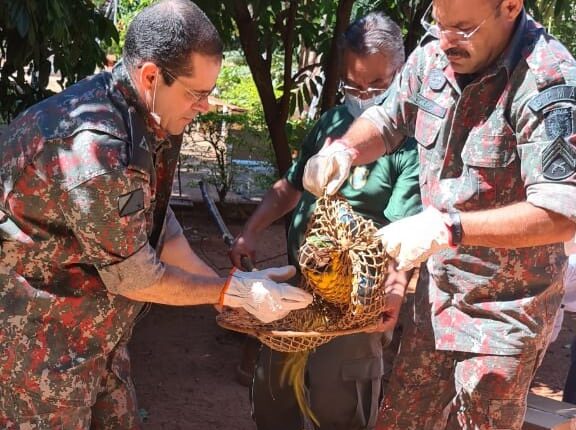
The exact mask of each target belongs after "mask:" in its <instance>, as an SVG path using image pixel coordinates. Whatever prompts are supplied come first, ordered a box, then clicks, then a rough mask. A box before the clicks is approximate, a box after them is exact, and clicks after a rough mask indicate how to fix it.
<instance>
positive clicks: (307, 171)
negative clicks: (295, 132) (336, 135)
mask: <svg viewBox="0 0 576 430" xmlns="http://www.w3.org/2000/svg"><path fill="white" fill-rule="evenodd" d="M356 154H357V151H356V150H355V149H353V148H349V147H348V146H346V142H345V141H344V140H335V141H334V142H332V141H331V140H330V139H326V143H325V144H324V146H323V147H322V149H321V150H320V151H319V152H318V154H316V155H314V156H313V157H311V158H310V160H308V162H307V163H306V166H305V167H304V177H303V185H304V188H305V189H307V190H308V191H310V192H311V193H312V194H314V195H315V196H317V197H320V196H322V195H323V194H324V189H326V193H327V194H328V195H332V194H334V193H336V192H337V191H338V190H339V189H340V187H341V186H342V184H343V183H344V181H345V180H346V179H347V178H348V176H349V174H350V167H352V161H353V160H354V158H355V157H356Z"/></svg>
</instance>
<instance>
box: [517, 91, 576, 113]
mask: <svg viewBox="0 0 576 430" xmlns="http://www.w3.org/2000/svg"><path fill="white" fill-rule="evenodd" d="M560 101H570V102H576V87H574V86H572V85H557V86H555V87H551V88H548V89H547V90H544V91H542V92H541V93H540V94H538V95H537V96H536V97H534V98H533V99H532V100H531V101H530V103H528V107H529V108H530V109H532V110H533V111H534V112H539V111H541V110H542V109H544V108H545V107H546V106H549V105H551V104H552V103H556V102H560Z"/></svg>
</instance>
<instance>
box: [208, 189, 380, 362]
mask: <svg viewBox="0 0 576 430" xmlns="http://www.w3.org/2000/svg"><path fill="white" fill-rule="evenodd" d="M375 231H376V227H375V226H374V224H373V222H372V221H371V220H368V219H364V218H363V217H361V216H360V215H358V214H356V213H355V212H354V211H353V210H352V208H351V207H350V205H349V203H348V202H347V201H346V200H344V199H342V198H340V197H336V196H324V197H321V198H320V199H318V201H317V203H316V208H315V210H314V213H313V215H312V217H311V219H310V222H309V224H308V228H307V231H306V234H305V241H304V243H303V244H302V246H301V247H300V251H299V264H300V268H301V272H302V277H301V278H300V282H299V286H300V288H303V289H305V290H307V291H309V292H310V293H311V294H312V295H313V298H314V299H313V302H312V304H311V305H310V306H308V307H307V308H305V309H299V310H295V311H292V312H290V314H288V315H287V316H286V317H285V318H282V319H280V320H277V321H273V322H271V323H262V322H261V321H259V320H258V319H256V318H255V317H253V316H252V315H250V314H249V313H248V312H246V311H244V310H242V309H228V308H227V309H225V310H224V311H223V312H222V313H220V314H219V315H218V316H217V322H218V324H219V325H220V326H222V327H224V328H227V329H230V330H234V331H239V332H243V333H248V334H251V335H253V336H256V337H257V338H258V339H259V340H260V341H261V342H262V343H263V344H265V345H267V346H269V347H270V348H272V349H274V350H277V351H282V352H299V351H309V350H312V349H314V348H316V347H318V346H320V345H322V344H324V343H327V342H329V341H330V340H332V339H333V338H334V337H336V336H341V335H346V334H352V333H358V332H361V331H364V329H365V328H366V327H368V326H371V325H375V324H377V323H378V321H379V320H380V319H381V314H382V309H383V306H384V303H385V294H384V281H385V279H386V271H387V266H388V264H387V263H388V258H387V256H386V254H385V252H384V249H383V246H382V243H381V241H380V240H378V239H376V238H374V236H373V235H374V233H375Z"/></svg>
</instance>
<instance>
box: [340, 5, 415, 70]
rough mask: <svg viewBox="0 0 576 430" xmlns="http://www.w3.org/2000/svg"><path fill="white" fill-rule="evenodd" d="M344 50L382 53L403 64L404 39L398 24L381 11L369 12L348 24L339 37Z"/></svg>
mask: <svg viewBox="0 0 576 430" xmlns="http://www.w3.org/2000/svg"><path fill="white" fill-rule="evenodd" d="M340 46H341V48H342V49H344V50H350V51H351V52H353V53H355V54H357V55H360V56H365V55H373V54H384V55H387V56H389V57H390V58H392V59H394V60H393V61H395V62H396V63H397V66H398V67H400V66H401V65H402V64H404V60H405V58H406V56H405V53H404V41H403V39H402V31H401V30H400V27H399V26H398V24H396V23H395V22H394V21H392V19H390V18H389V17H388V16H386V15H385V14H384V13H382V12H371V13H369V14H368V15H366V16H364V17H362V18H359V19H357V20H355V21H353V22H352V23H350V25H348V28H347V29H346V31H345V32H344V33H343V34H342V36H341V38H340Z"/></svg>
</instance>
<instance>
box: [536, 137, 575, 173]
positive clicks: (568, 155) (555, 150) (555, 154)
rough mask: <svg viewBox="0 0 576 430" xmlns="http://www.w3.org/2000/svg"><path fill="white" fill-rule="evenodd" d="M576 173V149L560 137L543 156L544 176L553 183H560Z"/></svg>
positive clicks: (548, 147)
mask: <svg viewBox="0 0 576 430" xmlns="http://www.w3.org/2000/svg"><path fill="white" fill-rule="evenodd" d="M574 173H576V149H575V148H574V146H573V145H572V144H571V143H570V142H569V141H568V140H567V139H565V138H564V137H562V136H558V137H557V138H556V139H555V140H554V141H553V142H551V143H550V144H549V145H548V146H547V147H546V148H545V149H544V152H543V154H542V174H543V175H544V177H545V178H546V179H549V180H551V181H560V180H562V179H566V178H567V177H569V176H572V175H573V174H574Z"/></svg>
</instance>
